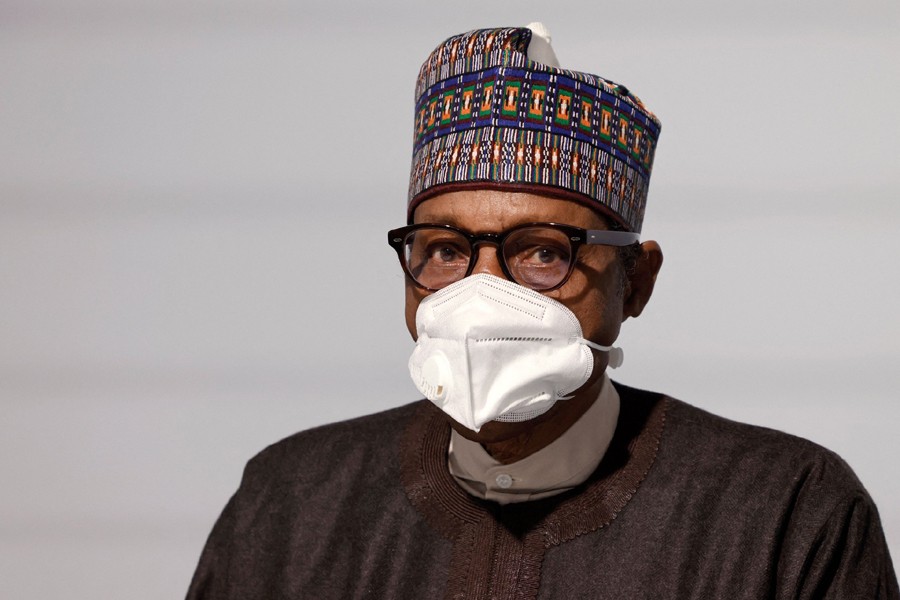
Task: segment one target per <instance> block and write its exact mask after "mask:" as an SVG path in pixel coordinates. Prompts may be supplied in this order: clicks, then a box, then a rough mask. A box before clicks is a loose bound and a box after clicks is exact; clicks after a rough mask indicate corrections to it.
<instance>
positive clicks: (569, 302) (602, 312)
mask: <svg viewBox="0 0 900 600" xmlns="http://www.w3.org/2000/svg"><path fill="white" fill-rule="evenodd" d="M413 222H414V223H438V224H447V225H455V226H457V227H460V228H461V229H465V230H467V231H469V232H471V233H497V232H500V231H504V230H506V229H509V228H510V227H514V226H516V225H520V224H522V223H532V222H549V223H563V224H566V225H575V226H577V227H583V228H585V229H607V226H606V223H605V221H604V220H603V219H602V218H601V217H600V216H599V215H598V214H597V213H595V212H594V211H593V210H591V209H590V208H587V207H586V206H582V205H581V204H577V203H575V202H571V201H568V200H559V199H555V198H548V197H545V196H540V195H537V194H530V193H521V192H502V191H496V190H477V191H461V192H449V193H446V194H441V195H438V196H435V197H434V198H431V199H429V200H426V201H425V202H423V203H422V204H420V205H419V206H418V207H417V208H416V210H415V213H414V215H413ZM475 273H489V274H491V275H495V276H497V277H501V278H505V275H504V274H503V270H502V269H501V268H500V263H499V262H498V260H497V248H496V246H492V245H482V246H480V248H479V254H478V257H477V262H476V264H475V268H474V270H473V272H472V274H475ZM654 275H655V273H654ZM623 287H624V289H623ZM628 288H629V286H628V285H626V286H623V285H622V274H621V270H620V265H619V261H618V259H617V254H616V249H615V248H613V247H611V246H582V247H581V249H580V250H579V252H578V256H577V262H576V265H575V269H574V271H573V272H572V275H571V277H569V279H568V281H566V282H565V283H564V284H563V285H562V286H561V287H559V288H558V289H556V290H553V291H550V292H546V295H547V296H549V297H551V298H554V299H556V300H558V301H560V302H562V303H563V304H564V305H565V306H566V307H568V308H569V310H571V311H572V312H573V313H575V316H576V317H578V321H579V322H580V323H581V327H582V330H583V333H584V337H585V338H587V339H589V340H591V341H593V342H597V343H598V344H603V345H607V346H608V345H611V344H612V343H613V342H614V341H615V339H616V337H618V335H619V328H620V326H621V324H622V321H623V320H624V319H625V318H626V317H627V316H630V314H629V312H628V311H629V309H628V308H627V307H626V304H625V298H626V297H627V294H628ZM431 293H432V292H429V291H428V290H424V289H422V288H420V287H418V286H417V285H415V284H414V283H412V282H411V281H409V279H407V281H406V326H407V327H408V328H409V332H410V334H411V335H412V336H413V339H415V338H416V337H417V335H416V310H417V309H418V308H419V304H420V303H421V302H422V300H423V299H424V298H425V297H427V296H428V295H430V294H431ZM638 312H639V311H638ZM606 363H607V355H606V353H603V352H594V373H593V375H592V377H591V379H590V380H589V381H588V383H587V384H585V387H589V386H591V384H592V382H594V383H595V382H596V381H597V380H598V379H599V378H600V377H601V376H602V374H603V372H604V370H605V369H606ZM562 404H566V403H557V406H559V405H562ZM556 408H557V407H556V406H555V407H554V409H551V410H550V411H549V412H548V413H546V415H545V416H544V417H543V418H539V419H540V420H541V421H544V420H546V419H551V418H553V414H554V412H555V409H556ZM536 421H537V419H536V420H535V421H526V422H523V423H498V422H492V423H488V424H487V425H485V427H484V428H482V433H483V435H482V436H481V437H485V436H492V435H493V434H495V433H498V432H499V434H500V435H502V434H504V432H505V431H507V430H508V431H509V432H513V431H514V430H517V429H521V428H523V427H528V426H530V425H529V423H534V422H536ZM494 429H497V430H498V432H495V431H494ZM501 430H502V431H501ZM460 433H464V432H462V431H460ZM470 433H471V432H470ZM464 435H465V433H464ZM466 437H471V436H469V435H467V436H466Z"/></svg>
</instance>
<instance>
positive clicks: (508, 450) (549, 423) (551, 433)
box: [463, 370, 603, 464]
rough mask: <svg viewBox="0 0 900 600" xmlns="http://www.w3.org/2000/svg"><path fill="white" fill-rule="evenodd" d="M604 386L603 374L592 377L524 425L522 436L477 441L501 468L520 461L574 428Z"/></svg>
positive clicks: (517, 434) (601, 371) (520, 433)
mask: <svg viewBox="0 0 900 600" xmlns="http://www.w3.org/2000/svg"><path fill="white" fill-rule="evenodd" d="M602 386H603V370H600V371H599V372H595V373H594V374H592V375H591V378H590V379H589V380H588V382H587V383H586V384H585V385H583V386H582V387H581V388H579V389H578V391H577V392H576V393H575V394H574V395H573V396H572V397H571V398H570V399H568V400H562V401H560V402H557V403H556V404H555V405H554V406H553V408H551V409H550V410H549V411H547V412H546V413H545V414H543V415H541V416H540V417H538V418H537V419H535V420H534V421H533V422H532V421H525V422H524V423H523V424H528V425H529V426H527V427H525V428H524V429H523V430H522V431H521V432H519V433H516V434H514V435H511V436H510V437H505V438H503V439H499V440H492V441H482V440H476V441H481V445H482V446H483V447H484V449H485V450H486V451H487V453H488V454H490V455H491V456H492V457H493V458H494V459H495V460H497V461H498V462H500V463H502V464H510V463H514V462H516V461H520V460H522V459H523V458H525V457H527V456H530V455H532V454H534V453H535V452H537V451H538V450H541V449H543V448H546V447H547V446H549V445H550V444H551V443H553V442H554V441H556V440H557V439H558V438H559V437H560V436H561V435H562V434H563V433H565V432H566V431H567V430H568V429H569V428H570V427H571V426H572V425H574V424H575V422H576V421H577V420H578V419H580V418H581V415H583V414H584V413H585V412H586V411H587V409H588V408H590V407H591V405H592V404H593V403H594V401H596V400H597V397H598V396H599V395H600V389H601V387H602ZM516 425H518V424H516ZM463 435H465V434H463ZM466 437H468V436H466Z"/></svg>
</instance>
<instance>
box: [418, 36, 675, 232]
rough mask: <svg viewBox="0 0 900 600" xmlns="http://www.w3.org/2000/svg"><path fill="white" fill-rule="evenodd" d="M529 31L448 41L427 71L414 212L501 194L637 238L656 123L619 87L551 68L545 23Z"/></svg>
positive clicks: (421, 83)
mask: <svg viewBox="0 0 900 600" xmlns="http://www.w3.org/2000/svg"><path fill="white" fill-rule="evenodd" d="M530 27H534V29H535V30H536V31H537V32H538V33H537V34H536V37H534V39H533V32H532V29H529V28H526V27H512V28H500V29H478V30H475V31H470V32H468V33H464V34H461V35H457V36H454V37H451V38H449V39H448V40H447V41H445V42H444V43H442V44H441V45H440V46H438V47H437V48H435V50H434V51H433V52H432V53H431V55H430V56H429V57H428V59H427V60H426V61H425V63H424V64H423V65H422V68H421V69H420V71H419V78H418V81H417V83H416V113H415V142H414V145H413V159H412V168H411V172H410V181H409V205H408V215H409V217H410V218H411V217H412V213H413V210H415V207H416V206H418V204H419V203H421V202H422V201H424V200H427V199H428V198H430V197H432V196H434V195H436V194H439V193H442V192H447V191H453V190H458V189H472V188H476V189H477V188H495V189H497V188H499V189H509V190H518V191H528V192H532V193H539V194H544V195H549V196H554V197H561V198H569V199H572V200H575V201H577V202H580V203H582V204H586V205H588V206H590V207H592V208H594V209H597V210H599V211H600V212H602V213H604V214H606V215H608V216H610V217H612V218H613V219H614V220H615V221H617V222H619V223H620V224H621V225H623V226H624V227H626V228H627V229H628V230H630V231H635V232H640V230H641V223H642V221H643V218H644V206H645V204H646V201H647V187H648V184H649V182H650V171H651V169H652V167H653V154H654V151H655V149H656V142H657V139H658V138H659V131H660V122H659V120H658V119H657V118H656V117H655V116H654V115H653V113H651V112H650V111H649V110H647V109H646V108H645V107H644V105H643V103H642V102H641V101H640V100H639V99H638V98H637V97H636V96H635V95H634V94H632V93H631V92H629V91H628V89H627V88H625V86H623V85H620V84H617V83H614V82H612V81H609V80H606V79H603V78H602V77H598V76H597V75H591V74H589V73H581V72H578V71H569V70H565V69H561V68H559V67H558V66H557V65H556V64H548V63H555V62H556V61H555V55H554V54H553V50H552V48H550V46H549V43H548V41H547V40H545V39H543V36H541V35H540V34H541V33H543V31H542V26H539V24H535V25H532V26H530ZM530 44H534V46H535V47H534V48H529V45H530ZM529 54H530V57H529ZM540 60H544V61H546V63H545V62H539V61H540Z"/></svg>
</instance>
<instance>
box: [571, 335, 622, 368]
mask: <svg viewBox="0 0 900 600" xmlns="http://www.w3.org/2000/svg"><path fill="white" fill-rule="evenodd" d="M581 343H582V344H584V345H585V346H587V347H589V348H593V349H594V350H599V351H600V352H608V353H609V359H608V362H607V366H608V367H609V368H610V369H617V368H619V367H621V366H622V363H623V362H625V351H624V350H622V349H621V348H618V347H616V346H603V345H602V344H597V343H595V342H592V341H591V340H586V339H584V338H581Z"/></svg>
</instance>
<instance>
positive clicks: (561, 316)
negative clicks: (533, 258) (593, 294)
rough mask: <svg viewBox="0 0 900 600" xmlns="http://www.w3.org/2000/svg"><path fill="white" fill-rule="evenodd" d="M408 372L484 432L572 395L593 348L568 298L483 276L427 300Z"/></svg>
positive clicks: (612, 362)
mask: <svg viewBox="0 0 900 600" xmlns="http://www.w3.org/2000/svg"><path fill="white" fill-rule="evenodd" d="M416 332H417V334H418V340H417V342H416V348H415V350H414V351H413V353H412V356H411V357H410V359H409V373H410V376H411V377H412V380H413V382H414V383H415V385H416V387H417V388H418V389H419V391H420V392H422V394H423V395H424V396H425V397H426V398H428V399H429V400H431V401H432V402H433V403H434V404H435V405H437V406H438V408H440V409H441V410H443V411H444V412H445V413H447V414H448V415H449V416H450V417H452V418H453V419H454V420H455V421H457V422H458V423H460V424H461V425H463V426H464V427H466V428H467V429H471V430H472V431H479V430H480V429H481V426H482V425H484V424H485V423H487V422H488V421H507V422H516V421H527V420H528V419H533V418H535V417H537V416H539V415H542V414H544V413H545V412H547V411H548V410H550V408H551V407H552V406H553V405H554V404H555V403H556V402H557V401H559V400H565V399H567V398H569V397H571V394H572V392H574V391H575V390H577V389H578V388H580V387H581V386H582V385H584V383H585V382H586V381H587V380H588V378H589V377H590V376H591V371H592V370H593V368H594V358H593V356H592V354H591V351H590V349H589V348H594V349H596V350H600V351H604V352H609V353H610V355H609V366H610V367H612V368H615V367H617V366H619V365H620V364H621V363H622V351H621V350H620V349H619V348H612V347H610V346H601V345H600V344H595V343H593V342H591V341H589V340H586V339H584V336H583V333H582V330H581V324H580V323H579V322H578V318H577V317H576V316H575V314H574V313H573V312H572V311H571V310H569V309H568V308H566V307H565V306H564V305H563V304H562V303H560V302H558V301H557V300H554V299H552V298H549V297H547V296H544V295H543V294H540V293H538V292H536V291H534V290H531V289H528V288H526V287H522V286H520V285H518V284H515V283H513V282H511V281H507V280H505V279H500V278H499V277H494V276H493V275H487V274H478V275H473V276H471V277H466V278H465V279H462V280H460V281H458V282H456V283H454V284H452V285H449V286H447V287H445V288H443V289H442V290H440V291H438V292H436V293H435V294H432V295H431V296H428V297H427V298H425V299H424V300H423V301H422V303H421V304H420V305H419V309H418V311H417V312H416Z"/></svg>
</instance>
